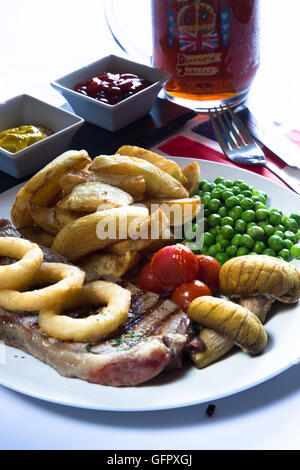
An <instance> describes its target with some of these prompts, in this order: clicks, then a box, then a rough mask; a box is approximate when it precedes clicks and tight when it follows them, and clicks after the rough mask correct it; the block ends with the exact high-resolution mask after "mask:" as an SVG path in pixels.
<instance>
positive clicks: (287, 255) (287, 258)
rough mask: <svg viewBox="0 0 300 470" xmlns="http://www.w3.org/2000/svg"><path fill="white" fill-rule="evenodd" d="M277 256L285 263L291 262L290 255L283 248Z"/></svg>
mask: <svg viewBox="0 0 300 470" xmlns="http://www.w3.org/2000/svg"><path fill="white" fill-rule="evenodd" d="M278 256H281V257H282V258H283V259H284V260H285V261H291V259H292V255H291V253H290V250H287V249H286V248H283V249H282V250H280V251H279V252H278Z"/></svg>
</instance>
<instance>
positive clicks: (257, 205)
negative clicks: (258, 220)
mask: <svg viewBox="0 0 300 470" xmlns="http://www.w3.org/2000/svg"><path fill="white" fill-rule="evenodd" d="M253 209H254V210H255V211H257V209H266V210H267V211H269V209H268V207H267V206H266V205H265V204H263V203H262V202H261V201H256V202H255V203H254V208H253ZM264 220H265V219H264Z"/></svg>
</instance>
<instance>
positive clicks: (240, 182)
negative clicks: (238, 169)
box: [233, 180, 244, 187]
mask: <svg viewBox="0 0 300 470" xmlns="http://www.w3.org/2000/svg"><path fill="white" fill-rule="evenodd" d="M241 184H244V181H243V180H235V181H234V182H233V186H239V187H240V186H241Z"/></svg>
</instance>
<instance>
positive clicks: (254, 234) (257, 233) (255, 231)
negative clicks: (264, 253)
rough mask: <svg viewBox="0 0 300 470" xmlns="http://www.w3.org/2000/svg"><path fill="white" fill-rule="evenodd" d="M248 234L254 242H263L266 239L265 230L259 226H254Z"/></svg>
mask: <svg viewBox="0 0 300 470" xmlns="http://www.w3.org/2000/svg"><path fill="white" fill-rule="evenodd" d="M247 234H248V235H249V236H250V237H251V238H253V239H254V240H263V239H264V237H265V232H264V229H263V228H261V227H259V226H258V225H253V226H252V227H250V228H249V229H248V230H247Z"/></svg>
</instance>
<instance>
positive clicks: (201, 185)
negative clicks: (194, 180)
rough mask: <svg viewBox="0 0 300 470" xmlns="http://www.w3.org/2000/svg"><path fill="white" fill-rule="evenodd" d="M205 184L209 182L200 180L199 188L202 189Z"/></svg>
mask: <svg viewBox="0 0 300 470" xmlns="http://www.w3.org/2000/svg"><path fill="white" fill-rule="evenodd" d="M206 183H209V181H208V180H200V183H199V188H201V189H203V186H204V185H205V184H206Z"/></svg>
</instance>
